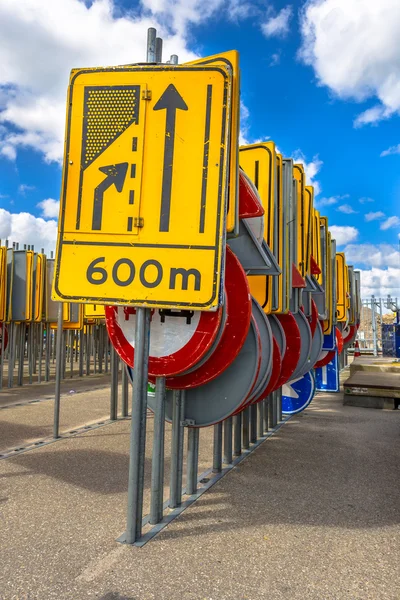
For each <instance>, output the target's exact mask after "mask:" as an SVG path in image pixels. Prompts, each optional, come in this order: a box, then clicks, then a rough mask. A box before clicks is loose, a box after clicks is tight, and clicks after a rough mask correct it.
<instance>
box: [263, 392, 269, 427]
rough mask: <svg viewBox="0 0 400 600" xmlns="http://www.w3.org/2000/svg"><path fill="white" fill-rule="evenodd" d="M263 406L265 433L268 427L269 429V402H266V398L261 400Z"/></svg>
mask: <svg viewBox="0 0 400 600" xmlns="http://www.w3.org/2000/svg"><path fill="white" fill-rule="evenodd" d="M263 405H264V432H265V433H267V432H268V427H269V401H268V398H266V399H265V400H263Z"/></svg>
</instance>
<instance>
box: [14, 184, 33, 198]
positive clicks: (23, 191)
mask: <svg viewBox="0 0 400 600" xmlns="http://www.w3.org/2000/svg"><path fill="white" fill-rule="evenodd" d="M34 189H35V186H34V185H28V184H27V183H21V185H19V186H18V193H19V194H21V195H22V196H26V192H31V191H32V190H34Z"/></svg>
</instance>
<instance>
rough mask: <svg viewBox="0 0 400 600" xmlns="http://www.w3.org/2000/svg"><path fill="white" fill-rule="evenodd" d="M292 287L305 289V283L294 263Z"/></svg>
mask: <svg viewBox="0 0 400 600" xmlns="http://www.w3.org/2000/svg"><path fill="white" fill-rule="evenodd" d="M292 287H294V288H304V287H306V282H305V281H304V279H303V278H302V276H301V274H300V271H299V270H298V269H297V267H296V265H295V264H294V263H292Z"/></svg>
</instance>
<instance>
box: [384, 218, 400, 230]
mask: <svg viewBox="0 0 400 600" xmlns="http://www.w3.org/2000/svg"><path fill="white" fill-rule="evenodd" d="M398 225H400V219H399V217H389V218H388V219H386V221H384V222H383V223H381V225H380V229H382V231H386V229H390V228H391V227H397V226H398Z"/></svg>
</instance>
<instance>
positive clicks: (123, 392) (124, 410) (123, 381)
mask: <svg viewBox="0 0 400 600" xmlns="http://www.w3.org/2000/svg"><path fill="white" fill-rule="evenodd" d="M121 388H122V389H121V396H122V416H123V417H127V416H128V412H129V403H128V389H129V384H128V375H127V373H126V369H125V366H123V367H122V374H121Z"/></svg>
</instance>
